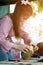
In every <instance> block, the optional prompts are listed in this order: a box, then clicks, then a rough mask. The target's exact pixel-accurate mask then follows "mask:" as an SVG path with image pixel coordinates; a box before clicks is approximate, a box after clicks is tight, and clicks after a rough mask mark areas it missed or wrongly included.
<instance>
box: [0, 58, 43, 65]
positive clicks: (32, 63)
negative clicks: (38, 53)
mask: <svg viewBox="0 0 43 65" xmlns="http://www.w3.org/2000/svg"><path fill="white" fill-rule="evenodd" d="M37 60H38V58H31V59H29V60H20V62H17V61H15V62H14V61H1V62H0V65H43V62H37Z"/></svg>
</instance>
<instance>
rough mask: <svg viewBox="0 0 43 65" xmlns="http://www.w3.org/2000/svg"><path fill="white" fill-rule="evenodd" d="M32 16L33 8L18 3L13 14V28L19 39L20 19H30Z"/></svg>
mask: <svg viewBox="0 0 43 65" xmlns="http://www.w3.org/2000/svg"><path fill="white" fill-rule="evenodd" d="M31 15H32V7H31V6H30V5H29V4H27V5H24V4H22V3H21V2H20V1H18V2H17V4H16V7H15V10H14V13H13V14H12V17H11V18H12V21H13V27H14V31H15V36H16V37H19V28H20V22H24V21H21V19H20V18H23V20H25V19H27V18H29V17H30V16H31Z"/></svg>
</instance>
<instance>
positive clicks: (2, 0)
mask: <svg viewBox="0 0 43 65" xmlns="http://www.w3.org/2000/svg"><path fill="white" fill-rule="evenodd" d="M17 1H18V0H0V5H9V4H14V3H16V2H17Z"/></svg>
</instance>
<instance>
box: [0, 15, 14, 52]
mask: <svg viewBox="0 0 43 65" xmlns="http://www.w3.org/2000/svg"><path fill="white" fill-rule="evenodd" d="M11 29H12V30H11ZM13 33H14V32H13V24H12V20H11V19H10V17H9V16H5V17H4V18H2V19H0V47H1V48H2V50H3V51H4V52H8V51H9V50H10V49H11V48H12V46H13V45H14V43H12V42H11V41H10V40H7V36H8V35H9V36H12V35H13Z"/></svg>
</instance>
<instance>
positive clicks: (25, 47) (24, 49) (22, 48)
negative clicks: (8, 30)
mask: <svg viewBox="0 0 43 65" xmlns="http://www.w3.org/2000/svg"><path fill="white" fill-rule="evenodd" d="M13 49H18V50H20V51H22V52H24V53H26V52H27V51H28V50H29V46H28V45H26V44H20V43H19V44H14V46H13Z"/></svg>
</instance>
